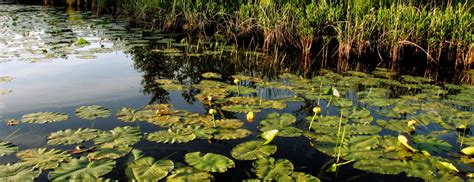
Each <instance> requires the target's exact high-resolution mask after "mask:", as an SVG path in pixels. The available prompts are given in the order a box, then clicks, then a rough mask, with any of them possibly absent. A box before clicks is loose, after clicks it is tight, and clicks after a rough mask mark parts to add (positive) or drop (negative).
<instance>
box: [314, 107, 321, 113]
mask: <svg viewBox="0 0 474 182" xmlns="http://www.w3.org/2000/svg"><path fill="white" fill-rule="evenodd" d="M313 112H314V113H315V114H319V113H321V107H314V108H313Z"/></svg>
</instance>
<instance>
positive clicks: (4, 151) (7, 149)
mask: <svg viewBox="0 0 474 182" xmlns="http://www.w3.org/2000/svg"><path fill="white" fill-rule="evenodd" d="M16 151H18V147H17V146H15V145H13V144H12V143H9V142H4V141H0V157H2V156H5V155H10V154H13V153H15V152H16Z"/></svg>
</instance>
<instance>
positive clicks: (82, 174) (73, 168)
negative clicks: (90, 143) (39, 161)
mask: <svg viewBox="0 0 474 182" xmlns="http://www.w3.org/2000/svg"><path fill="white" fill-rule="evenodd" d="M114 166H115V161H111V160H99V161H89V160H87V158H86V157H81V158H80V159H72V160H71V161H70V162H68V163H63V164H61V165H60V166H59V167H58V168H56V169H54V171H51V172H50V173H49V175H48V178H49V179H50V180H53V181H70V180H81V181H96V180H97V178H99V177H101V176H103V175H105V174H107V173H109V172H110V171H112V169H113V168H114Z"/></svg>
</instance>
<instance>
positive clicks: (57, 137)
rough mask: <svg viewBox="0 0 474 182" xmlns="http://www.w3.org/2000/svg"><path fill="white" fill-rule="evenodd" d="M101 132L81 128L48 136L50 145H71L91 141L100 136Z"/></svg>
mask: <svg viewBox="0 0 474 182" xmlns="http://www.w3.org/2000/svg"><path fill="white" fill-rule="evenodd" d="M99 133H100V132H99V130H97V129H91V128H79V129H77V130H72V129H66V130H60V131H57V132H54V133H51V134H50V135H49V136H48V144H49V145H71V144H78V143H82V142H84V141H88V140H91V139H93V138H95V137H97V135H99Z"/></svg>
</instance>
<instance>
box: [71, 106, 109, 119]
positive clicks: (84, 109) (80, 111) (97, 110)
mask: <svg viewBox="0 0 474 182" xmlns="http://www.w3.org/2000/svg"><path fill="white" fill-rule="evenodd" d="M111 114H112V112H111V111H110V109H108V108H106V107H103V106H99V105H91V106H81V107H79V108H77V109H76V116H77V117H79V118H81V119H86V120H94V119H97V118H107V117H109V116H110V115H111Z"/></svg>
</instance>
